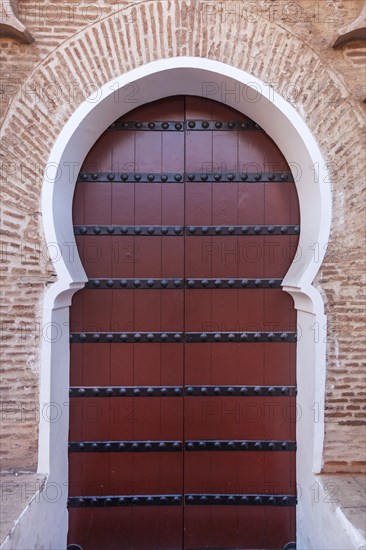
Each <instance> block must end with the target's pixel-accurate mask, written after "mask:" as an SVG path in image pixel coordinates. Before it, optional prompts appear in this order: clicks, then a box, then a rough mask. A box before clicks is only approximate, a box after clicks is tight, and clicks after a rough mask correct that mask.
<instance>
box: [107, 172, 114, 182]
mask: <svg viewBox="0 0 366 550" xmlns="http://www.w3.org/2000/svg"><path fill="white" fill-rule="evenodd" d="M114 177H115V176H114V174H108V176H107V179H108V180H109V181H113V180H114Z"/></svg>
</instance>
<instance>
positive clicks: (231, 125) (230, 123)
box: [228, 122, 235, 130]
mask: <svg viewBox="0 0 366 550" xmlns="http://www.w3.org/2000/svg"><path fill="white" fill-rule="evenodd" d="M228 127H229V128H230V130H232V129H233V128H235V122H229V123H228Z"/></svg>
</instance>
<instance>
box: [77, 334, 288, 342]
mask: <svg viewBox="0 0 366 550" xmlns="http://www.w3.org/2000/svg"><path fill="white" fill-rule="evenodd" d="M183 342H185V343H187V344H196V343H223V344H224V343H234V342H237V343H240V342H241V343H252V342H268V343H269V342H271V343H276V342H290V343H293V342H296V332H186V333H183V332H94V333H93V332H72V333H70V343H71V344H83V343H87V344H98V343H99V344H105V343H107V344H121V343H135V344H149V343H176V344H179V343H183Z"/></svg>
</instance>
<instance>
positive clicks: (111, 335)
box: [105, 333, 114, 342]
mask: <svg viewBox="0 0 366 550" xmlns="http://www.w3.org/2000/svg"><path fill="white" fill-rule="evenodd" d="M113 338H114V336H113V334H111V333H109V334H107V335H106V337H105V339H106V340H107V342H112V341H113Z"/></svg>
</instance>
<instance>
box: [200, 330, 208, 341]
mask: <svg viewBox="0 0 366 550" xmlns="http://www.w3.org/2000/svg"><path fill="white" fill-rule="evenodd" d="M200 340H202V342H205V341H206V340H207V334H206V333H204V332H203V333H202V334H201V335H200Z"/></svg>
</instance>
